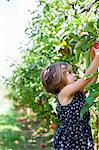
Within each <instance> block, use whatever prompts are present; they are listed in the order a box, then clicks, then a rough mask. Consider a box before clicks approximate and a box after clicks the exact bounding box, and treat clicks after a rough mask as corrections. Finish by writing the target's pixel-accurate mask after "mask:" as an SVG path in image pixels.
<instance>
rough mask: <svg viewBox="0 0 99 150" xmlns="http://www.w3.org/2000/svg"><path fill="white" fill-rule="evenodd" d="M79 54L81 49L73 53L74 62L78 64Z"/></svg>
mask: <svg viewBox="0 0 99 150" xmlns="http://www.w3.org/2000/svg"><path fill="white" fill-rule="evenodd" d="M80 54H81V49H80V48H79V49H76V53H75V60H76V62H79V57H80Z"/></svg>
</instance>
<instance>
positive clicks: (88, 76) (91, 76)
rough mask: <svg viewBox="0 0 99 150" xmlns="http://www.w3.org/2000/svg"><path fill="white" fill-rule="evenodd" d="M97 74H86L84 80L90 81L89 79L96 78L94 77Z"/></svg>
mask: <svg viewBox="0 0 99 150" xmlns="http://www.w3.org/2000/svg"><path fill="white" fill-rule="evenodd" d="M98 74H99V72H95V73H93V74H90V75H89V74H88V75H87V74H86V75H84V80H86V79H90V78H93V77H94V76H96V75H98Z"/></svg>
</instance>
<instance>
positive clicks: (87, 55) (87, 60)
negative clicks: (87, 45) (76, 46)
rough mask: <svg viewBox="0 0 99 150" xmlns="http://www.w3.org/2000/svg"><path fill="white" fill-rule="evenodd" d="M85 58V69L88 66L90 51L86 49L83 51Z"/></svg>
mask: <svg viewBox="0 0 99 150" xmlns="http://www.w3.org/2000/svg"><path fill="white" fill-rule="evenodd" d="M84 54H85V59H86V69H87V68H88V66H89V65H90V51H89V50H88V51H86V52H85V53H84Z"/></svg>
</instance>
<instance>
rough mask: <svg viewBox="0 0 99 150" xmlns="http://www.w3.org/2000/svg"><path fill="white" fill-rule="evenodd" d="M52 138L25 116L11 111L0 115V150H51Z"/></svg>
mask: <svg viewBox="0 0 99 150" xmlns="http://www.w3.org/2000/svg"><path fill="white" fill-rule="evenodd" d="M52 136H53V132H51V131H49V132H47V131H46V129H44V128H42V127H41V124H40V121H38V120H36V119H35V120H33V119H32V118H30V117H27V116H26V115H25V114H24V116H23V114H19V113H16V111H14V110H12V111H9V112H7V113H6V114H4V115H3V114H2V115H0V150H41V149H45V150H51V139H52ZM42 144H43V145H42ZM44 144H45V145H44Z"/></svg>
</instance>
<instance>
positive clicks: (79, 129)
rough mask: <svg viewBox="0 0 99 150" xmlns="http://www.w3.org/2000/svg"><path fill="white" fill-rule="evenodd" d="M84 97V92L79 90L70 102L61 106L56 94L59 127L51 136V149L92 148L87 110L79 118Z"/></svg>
mask: <svg viewBox="0 0 99 150" xmlns="http://www.w3.org/2000/svg"><path fill="white" fill-rule="evenodd" d="M84 99H85V94H84V93H83V92H81V91H79V92H77V93H75V95H74V96H73V100H72V101H71V103H70V104H68V105H66V106H62V105H61V104H60V103H59V101H58V95H57V96H56V100H57V108H56V109H57V112H58V118H59V120H60V127H59V128H58V130H57V131H56V133H55V135H54V138H53V143H52V149H53V150H94V145H93V139H92V134H91V128H90V124H89V120H90V113H89V111H88V113H86V114H85V115H84V117H83V119H82V120H80V108H81V107H82V106H83V105H84V103H85V100H84Z"/></svg>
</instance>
